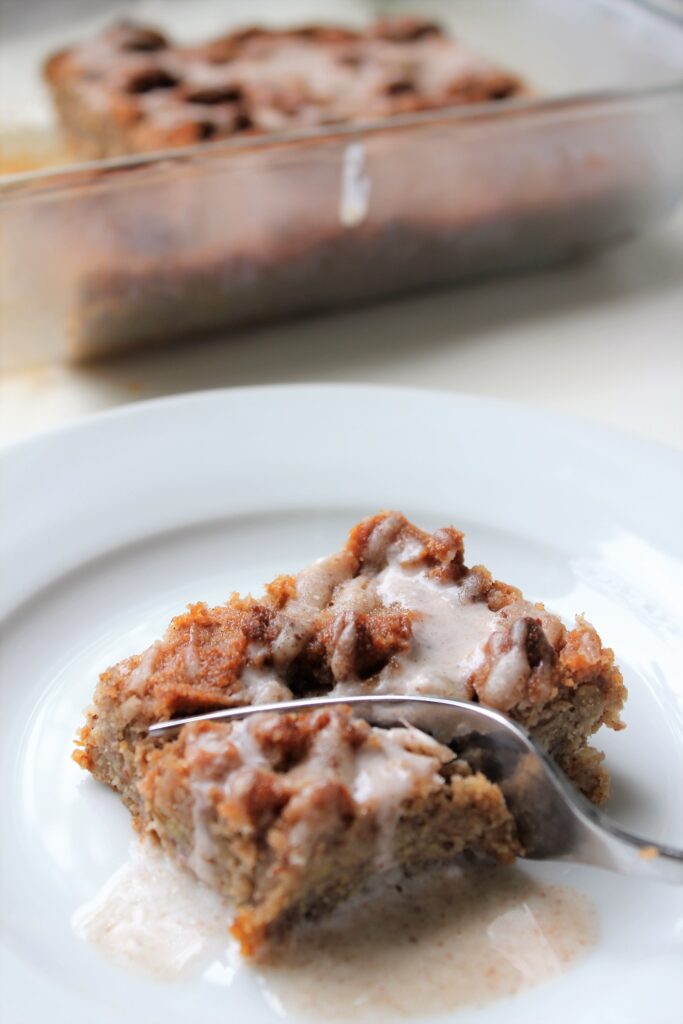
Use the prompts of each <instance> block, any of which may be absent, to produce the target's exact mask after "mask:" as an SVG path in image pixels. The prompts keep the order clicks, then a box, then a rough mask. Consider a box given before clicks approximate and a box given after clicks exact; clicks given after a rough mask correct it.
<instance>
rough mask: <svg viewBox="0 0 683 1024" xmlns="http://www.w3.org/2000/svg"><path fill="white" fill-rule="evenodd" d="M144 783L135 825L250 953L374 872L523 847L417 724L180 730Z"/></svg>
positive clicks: (269, 720)
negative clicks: (214, 904)
mask: <svg viewBox="0 0 683 1024" xmlns="http://www.w3.org/2000/svg"><path fill="white" fill-rule="evenodd" d="M139 792H140V796H141V804H140V816H141V822H142V824H143V826H144V827H145V828H146V829H151V830H152V831H153V832H154V833H155V834H156V835H157V836H159V838H160V839H161V842H162V844H163V846H164V848H165V849H166V850H168V851H169V852H170V853H171V855H172V856H174V857H175V858H176V859H177V860H179V861H180V862H181V863H183V864H184V865H186V866H187V867H189V868H190V869H191V870H192V871H193V872H194V873H195V874H196V875H197V876H198V877H199V878H200V879H201V880H202V881H203V882H205V883H206V884H207V885H209V886H211V887H213V888H216V889H218V890H219V891H220V892H222V893H223V894H224V895H226V896H229V897H230V898H231V899H232V900H234V902H235V904H236V906H237V908H238V912H237V916H236V919H235V921H234V924H233V928H232V931H233V933H234V934H235V935H236V936H237V937H238V938H239V940H240V943H241V948H242V950H243V952H244V953H245V954H246V955H254V954H256V955H258V954H259V953H261V952H263V950H264V949H265V948H267V945H268V940H269V939H271V938H272V937H275V936H278V935H281V934H282V933H283V931H285V930H286V929H287V927H288V926H289V924H291V923H293V922H295V921H297V920H300V919H302V918H305V917H310V916H313V915H319V914H320V913H321V912H322V911H324V910H325V909H326V908H327V907H331V906H334V905H335V904H336V903H338V902H339V901H340V900H341V899H343V898H344V897H345V896H347V895H349V894H350V893H351V892H352V891H353V890H354V889H355V888H356V887H357V886H358V885H359V884H360V883H361V882H362V881H364V880H365V879H366V878H367V877H368V876H370V875H372V874H373V873H375V872H380V871H382V870H384V869H386V868H390V867H392V866H394V865H397V864H398V865H400V866H401V867H402V868H404V869H405V870H406V871H415V870H419V869H421V868H424V867H426V866H427V865H434V864H439V863H447V862H452V861H453V858H454V857H455V856H456V855H457V854H458V853H461V852H462V851H463V850H465V849H468V850H476V851H477V852H478V853H480V854H487V855H489V856H490V857H493V858H495V859H497V860H498V861H502V862H509V861H511V860H512V859H514V857H515V856H516V855H517V854H518V853H520V852H521V849H520V846H519V843H518V842H517V839H516V832H515V824H514V821H513V819H512V817H511V815H510V813H509V812H508V810H507V808H506V806H505V801H504V799H503V797H502V794H501V792H500V790H499V789H498V787H497V786H496V785H494V784H493V783H491V782H489V781H488V780H487V779H486V778H485V777H484V776H483V775H482V774H480V773H475V772H473V771H472V770H471V769H470V767H469V766H468V765H467V763H466V762H465V761H462V760H459V759H458V758H456V757H455V755H454V754H453V752H452V751H451V750H450V749H449V748H448V747H446V746H443V745H442V744H440V743H437V742H436V740H434V739H432V738H431V737H430V736H427V735H425V733H424V732H421V731H420V730H418V729H413V728H391V729H384V728H376V727H371V726H369V725H368V724H367V722H365V721H362V720H361V719H358V718H353V717H351V714H350V712H349V709H348V708H341V709H339V710H332V711H331V710H324V711H323V710H320V711H314V712H302V713H301V714H299V715H292V714H287V715H283V714H273V713H272V712H271V713H267V712H265V713H264V714H263V715H258V716H256V717H252V718H249V719H245V720H242V721H237V722H232V723H219V722H213V723H212V722H203V723H199V724H196V725H191V726H187V727H186V728H184V729H183V730H182V731H181V734H180V735H179V736H178V738H177V739H174V740H172V741H171V742H168V743H165V744H164V745H163V746H161V747H160V748H159V749H156V750H155V751H154V752H153V753H151V754H150V755H149V757H148V759H147V763H146V767H145V769H144V771H143V773H142V776H141V781H140V784H139Z"/></svg>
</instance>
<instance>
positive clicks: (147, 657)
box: [126, 640, 162, 694]
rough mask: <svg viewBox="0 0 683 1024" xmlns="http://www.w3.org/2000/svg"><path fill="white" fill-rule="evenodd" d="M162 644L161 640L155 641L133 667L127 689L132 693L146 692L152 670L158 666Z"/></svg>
mask: <svg viewBox="0 0 683 1024" xmlns="http://www.w3.org/2000/svg"><path fill="white" fill-rule="evenodd" d="M161 646H162V644H161V641H160V640H157V641H156V643H153V644H152V646H151V647H148V648H147V650H146V651H145V652H144V654H143V655H142V657H141V658H140V661H139V663H138V665H137V666H136V668H134V669H133V671H132V672H131V674H130V675H129V676H128V681H127V684H126V689H127V690H128V691H129V692H130V693H137V694H141V693H143V692H144V689H145V685H146V683H147V680H148V679H149V677H150V676H151V674H152V672H154V669H155V667H156V662H157V658H158V656H159V651H160V648H161Z"/></svg>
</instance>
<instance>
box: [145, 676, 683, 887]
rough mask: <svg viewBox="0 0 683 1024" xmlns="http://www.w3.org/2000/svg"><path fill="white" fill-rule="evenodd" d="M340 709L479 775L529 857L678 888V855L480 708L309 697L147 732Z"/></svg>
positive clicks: (390, 697) (682, 870)
mask: <svg viewBox="0 0 683 1024" xmlns="http://www.w3.org/2000/svg"><path fill="white" fill-rule="evenodd" d="M339 706H350V707H351V708H352V709H353V711H354V712H355V713H357V714H359V715H361V716H362V717H363V718H365V719H366V720H367V721H369V722H371V723H373V724H377V725H381V726H384V727H387V726H392V725H413V726H416V727H418V728H421V729H423V730H424V731H426V732H429V733H431V734H432V735H434V736H435V738H436V739H438V740H439V741H440V742H442V743H446V744H448V745H449V746H451V747H452V748H453V750H454V751H455V753H456V754H458V755H460V756H464V757H465V758H466V759H467V760H468V761H469V762H470V763H471V764H473V766H474V767H476V768H477V769H479V770H481V771H483V772H484V774H485V775H486V776H487V777H488V778H489V779H490V780H491V781H492V782H495V783H497V784H498V786H499V787H500V789H501V790H502V792H503V795H504V796H505V799H506V802H507V805H508V807H509V809H510V812H511V813H512V815H513V817H514V818H515V821H516V823H517V830H518V834H519V838H520V840H521V842H522V845H523V847H524V851H525V856H526V857H527V858H529V859H531V860H561V861H570V862H572V863H577V864H590V865H592V866H595V867H600V868H607V869H608V870H611V871H617V872H619V873H620V874H623V875H631V876H634V877H638V878H644V879H651V880H657V881H662V882H673V883H678V884H683V850H678V849H674V848H673V847H670V846H665V845H662V843H660V842H654V841H651V840H648V839H643V838H641V837H639V836H635V835H632V834H631V833H629V832H626V831H624V829H622V828H620V827H619V826H618V825H615V824H614V822H613V821H611V820H610V819H609V818H608V817H607V815H605V814H603V813H602V812H601V811H599V810H597V808H596V807H594V806H593V805H592V804H590V803H589V802H588V801H587V800H586V799H585V798H584V797H583V796H582V795H581V794H580V793H579V792H578V791H577V790H576V789H575V788H574V787H573V786H572V785H571V784H570V782H569V781H568V780H567V779H566V778H565V777H564V775H563V774H562V773H561V772H560V770H559V769H558V768H557V766H556V765H555V763H554V762H553V761H552V759H551V758H550V757H549V755H548V754H546V753H545V751H543V750H542V749H541V748H540V747H539V746H538V745H537V744H536V743H535V742H534V740H532V739H531V737H530V736H529V734H528V733H527V732H526V731H525V730H524V729H523V728H522V727H521V726H520V725H518V724H517V723H516V722H513V721H512V720H511V719H509V718H507V717H506V716H505V715H502V714H500V713H499V712H498V711H494V710H493V709H491V708H487V707H483V706H482V705H481V704H474V703H471V702H469V701H460V700H450V699H449V698H446V697H426V696H425V697H417V696H415V697H414V696H410V697H406V696H403V695H400V694H382V695H363V696H349V697H315V698H310V699H305V700H292V701H280V702H277V703H274V704H256V705H248V706H245V707H236V708H223V709H221V710H219V711H210V712H207V713H205V714H199V715H191V716H190V717H187V718H175V719H170V720H169V721H165V722H157V723H155V724H154V725H151V726H150V727H149V729H148V734H149V735H151V736H158V735H159V734H161V733H165V732H168V731H169V730H173V729H178V728H180V727H181V726H183V725H189V724H191V723H193V722H217V721H221V722H224V721H231V720H233V719H242V718H249V717H251V716H252V715H259V714H264V713H266V712H268V713H269V712H279V713H286V712H297V713H298V712H301V711H312V710H321V709H325V708H330V707H339Z"/></svg>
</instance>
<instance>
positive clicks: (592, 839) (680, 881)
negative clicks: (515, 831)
mask: <svg viewBox="0 0 683 1024" xmlns="http://www.w3.org/2000/svg"><path fill="white" fill-rule="evenodd" d="M576 811H577V818H578V820H579V823H580V828H579V830H578V834H577V836H576V838H575V844H574V848H573V849H572V852H571V854H568V855H567V858H566V859H567V860H572V861H578V862H579V863H581V864H592V865H595V866H596V867H601V868H607V869H609V870H610V871H617V872H619V874H622V875H631V876H633V877H636V878H644V879H649V880H651V881H660V882H670V883H672V884H674V885H676V884H677V885H683V850H676V849H674V848H673V847H670V846H666V845H664V844H662V843H656V842H652V841H651V840H648V839H642V838H641V837H640V836H634V835H632V834H631V833H630V832H626V831H624V829H621V828H619V827H618V826H617V825H615V824H614V822H612V821H611V820H610V819H609V818H608V817H607V815H605V814H602V813H601V812H600V811H598V810H597V809H596V808H594V807H590V808H588V809H584V808H580V809H579V808H576Z"/></svg>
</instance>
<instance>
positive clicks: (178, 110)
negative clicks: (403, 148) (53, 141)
mask: <svg viewBox="0 0 683 1024" xmlns="http://www.w3.org/2000/svg"><path fill="white" fill-rule="evenodd" d="M45 77H46V80H47V82H48V84H49V86H50V88H51V91H52V94H53V97H54V101H55V105H56V107H57V111H58V114H59V117H60V120H61V123H62V126H63V128H64V130H65V132H66V135H67V138H68V140H69V141H70V143H71V145H72V146H73V148H74V149H75V150H76V151H77V152H78V153H81V154H83V155H85V156H88V157H104V156H116V155H120V154H125V153H139V152H143V151H148V150H155V149H166V148H169V147H175V146H189V145H192V144H194V143H197V142H202V141H207V140H210V139H214V140H215V139H225V138H231V137H234V136H238V135H242V134H244V133H245V132H249V133H252V134H254V133H256V134H262V133H266V132H274V131H282V130H285V129H291V128H305V127H311V126H315V125H322V124H337V123H343V122H347V121H359V120H366V121H367V120H372V119H378V118H382V117H386V116H391V115H393V114H401V113H410V112H414V111H419V110H431V109H436V108H443V107H449V106H453V105H455V104H462V103H477V102H486V101H489V102H492V101H497V100H501V99H507V98H509V97H513V96H517V95H520V94H521V93H522V91H523V86H522V83H521V82H520V80H519V79H518V78H517V77H516V76H515V75H512V74H510V73H509V72H508V71H505V70H504V69H502V68H500V67H498V66H497V65H495V64H494V63H492V62H491V61H488V60H485V59H484V58H482V57H479V56H477V55H475V54H473V53H471V52H470V51H469V50H468V49H467V48H466V47H465V46H463V45H462V44H461V43H460V42H458V41H456V40H454V39H450V38H448V37H447V36H446V35H445V34H444V32H443V31H442V30H441V29H440V28H439V26H438V25H435V24H434V23H433V22H430V21H425V20H424V19H423V18H389V19H383V20H381V21H378V22H376V23H375V24H374V25H372V26H371V27H370V28H368V29H367V30H365V31H354V30H353V29H349V28H343V27H338V26H332V25H327V26H326V25H320V26H313V25H309V26H305V27H303V28H293V29H284V30H270V29H266V28H255V27H252V28H247V29H242V30H240V31H236V32H232V33H230V34H229V35H226V36H221V37H219V38H217V39H214V40H212V41H211V42H209V43H207V44H205V45H202V46H192V47H189V46H177V45H175V44H174V43H173V42H172V41H171V40H169V39H168V38H167V37H166V36H165V35H164V34H163V33H161V32H159V31H158V30H157V29H155V28H149V27H147V26H143V25H138V24H134V23H131V22H120V23H118V24H115V25H112V26H111V27H110V28H108V29H107V30H105V31H104V32H102V33H100V34H99V35H98V36H97V37H95V38H94V39H91V40H88V41H85V42H83V43H80V44H76V45H74V46H71V47H69V48H68V49H65V50H61V51H60V52H59V53H56V54H54V55H53V56H52V57H50V58H49V60H48V61H47V63H46V65H45Z"/></svg>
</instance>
